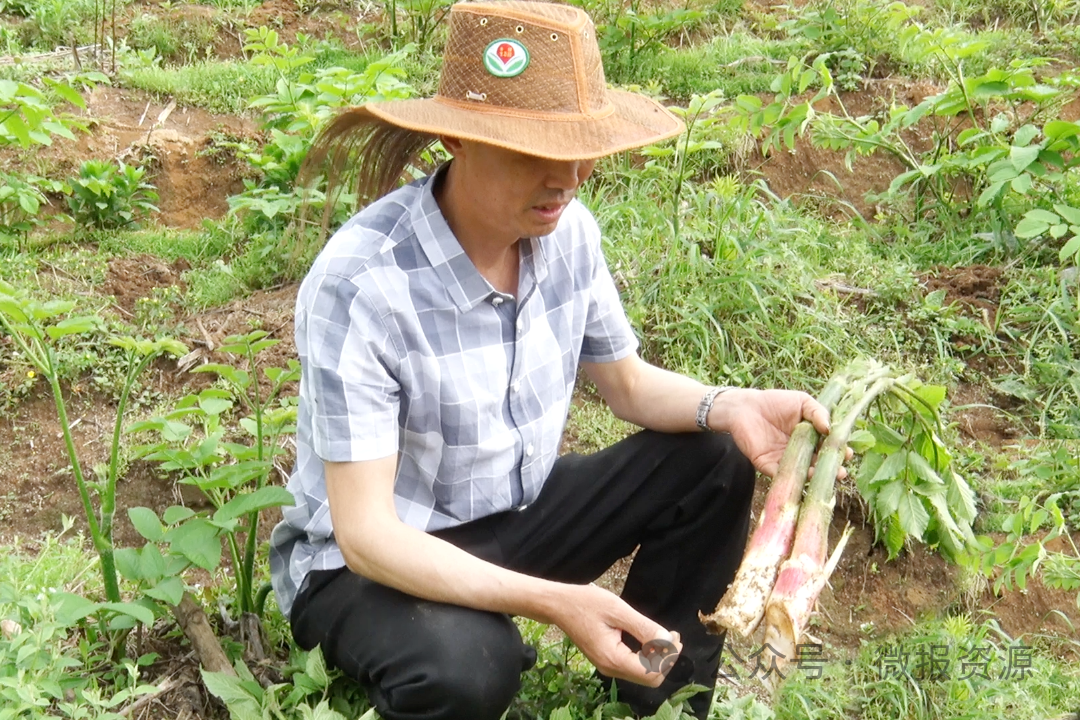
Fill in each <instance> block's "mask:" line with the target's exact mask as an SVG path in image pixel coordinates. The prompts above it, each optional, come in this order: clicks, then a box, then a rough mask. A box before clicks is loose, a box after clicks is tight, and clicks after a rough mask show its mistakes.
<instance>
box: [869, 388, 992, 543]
mask: <svg viewBox="0 0 1080 720" xmlns="http://www.w3.org/2000/svg"><path fill="white" fill-rule="evenodd" d="M896 388H897V389H898V390H899V392H896V393H893V394H892V395H891V396H890V397H889V398H887V400H886V401H885V402H882V403H880V404H879V405H878V407H877V412H876V413H874V414H873V415H871V417H870V418H869V420H868V422H867V425H866V427H865V428H863V429H862V430H861V431H860V432H859V433H856V434H855V435H853V436H852V439H851V447H852V449H854V450H855V451H856V452H865V453H866V454H865V456H864V457H863V461H862V464H861V465H860V466H859V469H858V471H857V473H856V474H855V481H856V485H857V486H858V489H859V493H860V494H861V495H862V497H863V499H864V500H865V501H866V502H867V504H868V505H869V506H870V511H871V513H872V517H873V519H874V534H875V536H876V538H877V540H878V541H881V542H883V543H884V544H885V547H886V549H887V550H888V551H889V558H890V559H892V558H894V557H896V555H897V554H898V553H899V552H900V550H901V549H902V548H903V547H904V543H905V541H906V540H907V538H908V537H912V538H915V539H916V540H921V541H922V542H925V543H927V544H928V545H930V546H931V547H936V548H938V549H939V550H940V551H941V552H942V554H944V555H945V556H946V557H947V558H950V559H952V560H954V561H956V560H957V559H958V558H959V557H960V556H961V554H962V553H963V552H964V551H965V550H966V549H967V548H968V547H969V546H970V545H971V544H972V543H973V542H974V535H973V534H972V530H971V524H972V523H973V522H974V520H975V515H976V504H975V493H974V492H973V491H972V489H971V487H970V486H969V485H968V483H967V481H965V480H964V479H963V478H962V477H961V476H960V475H959V474H958V473H957V472H956V470H955V469H954V467H953V464H952V459H953V458H952V454H951V453H950V452H949V450H948V448H947V447H946V445H945V443H944V442H943V440H942V434H943V429H942V426H941V418H940V414H939V413H940V411H941V404H942V403H943V402H944V400H945V388H944V387H942V386H937V385H924V384H921V383H919V382H917V381H909V382H906V383H897V385H896ZM896 428H899V430H897V429H896Z"/></svg>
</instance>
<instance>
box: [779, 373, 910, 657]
mask: <svg viewBox="0 0 1080 720" xmlns="http://www.w3.org/2000/svg"><path fill="white" fill-rule="evenodd" d="M878 375H879V376H878V377H872V376H871V377H870V378H868V380H870V381H872V382H870V383H868V382H866V381H863V382H860V384H859V385H860V386H859V387H856V388H853V389H852V391H851V393H850V394H849V396H848V398H849V399H850V401H851V404H850V406H849V408H848V409H847V411H846V413H845V414H844V417H843V418H842V419H841V420H840V421H839V422H838V423H835V424H834V425H833V428H832V431H831V432H830V433H829V437H828V438H827V439H826V440H825V443H824V444H823V445H822V448H821V451H820V452H819V453H818V460H817V465H816V466H815V468H814V476H813V477H812V478H811V479H810V482H809V483H808V486H807V490H806V497H805V498H804V500H803V504H802V508H801V509H800V511H799V526H798V529H797V530H796V532H795V544H794V546H793V547H792V550H791V557H790V558H788V559H787V560H786V561H785V562H784V564H783V565H782V566H781V567H780V573H779V575H778V576H777V578H776V585H775V587H774V588H773V591H772V595H770V596H769V602H768V605H767V606H766V609H765V642H767V643H769V644H770V645H771V646H772V647H773V648H775V649H776V651H777V654H778V656H779V658H786V659H790V658H794V657H795V653H796V647H797V645H798V644H799V642H800V639H801V637H802V634H803V631H804V630H805V629H806V626H807V624H808V622H809V620H810V614H811V613H812V612H813V609H814V604H815V603H816V602H817V598H818V595H820V594H821V590H822V589H823V588H824V587H825V582H826V581H827V580H828V577H829V574H830V573H831V572H832V568H833V567H835V565H836V562H837V561H838V560H839V558H840V555H839V553H840V552H841V551H842V549H843V545H844V543H846V538H845V539H844V540H842V541H841V543H840V544H838V546H837V552H835V553H834V554H833V557H832V558H831V559H827V558H826V553H827V551H828V547H829V525H830V523H831V522H832V514H833V507H834V506H835V504H836V475H837V473H838V472H839V471H840V468H841V466H842V465H843V463H844V459H845V457H846V454H847V442H848V439H849V438H850V437H851V432H852V430H853V429H854V428H855V423H856V421H857V420H858V419H859V417H860V416H861V415H862V414H863V413H864V412H866V410H867V408H869V407H870V404H871V403H873V402H874V400H875V399H876V398H877V397H878V395H881V394H882V393H884V392H887V391H888V390H889V389H890V388H892V387H893V386H894V384H895V383H896V380H895V378H892V377H888V376H884V377H882V376H880V375H881V374H880V373H879V374H878ZM868 384H869V387H867V385H868Z"/></svg>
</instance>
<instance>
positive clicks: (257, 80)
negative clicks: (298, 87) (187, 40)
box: [122, 61, 277, 115]
mask: <svg viewBox="0 0 1080 720" xmlns="http://www.w3.org/2000/svg"><path fill="white" fill-rule="evenodd" d="M276 80H277V77H276V75H275V73H274V71H273V70H271V69H269V68H266V67H260V66H256V65H251V64H248V63H243V62H233V61H200V62H197V63H194V64H191V65H184V66H182V67H178V68H168V69H166V68H161V67H147V68H133V69H128V70H125V71H124V72H123V74H122V82H123V84H124V85H126V86H127V87H131V88H136V89H140V90H146V91H147V92H150V93H153V94H154V95H156V96H158V97H160V98H165V97H172V98H175V99H176V101H177V102H178V103H183V104H186V105H195V106H197V107H201V108H205V109H206V110H209V111H210V112H214V113H221V114H233V115H240V114H243V113H244V112H245V111H246V110H247V104H248V101H249V100H250V99H251V98H253V97H256V96H258V95H265V94H266V93H269V92H271V91H272V90H273V89H274V83H275V82H276Z"/></svg>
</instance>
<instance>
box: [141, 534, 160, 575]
mask: <svg viewBox="0 0 1080 720" xmlns="http://www.w3.org/2000/svg"><path fill="white" fill-rule="evenodd" d="M139 568H140V570H141V573H142V577H143V580H146V581H148V582H157V580H158V578H160V577H162V576H163V575H165V558H163V557H162V556H161V551H160V550H158V548H157V545H151V544H149V543H147V545H146V547H144V548H143V549H142V550H141V551H139Z"/></svg>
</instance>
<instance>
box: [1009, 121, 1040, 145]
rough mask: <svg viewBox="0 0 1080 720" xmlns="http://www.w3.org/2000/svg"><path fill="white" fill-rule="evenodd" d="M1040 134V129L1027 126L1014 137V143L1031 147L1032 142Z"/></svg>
mask: <svg viewBox="0 0 1080 720" xmlns="http://www.w3.org/2000/svg"><path fill="white" fill-rule="evenodd" d="M1038 134H1039V128H1037V127H1035V126H1034V125H1025V126H1024V127H1022V128H1020V129H1019V130H1017V131H1016V134H1015V135H1013V143H1014V144H1016V145H1024V146H1026V145H1030V144H1031V141H1032V140H1034V139H1035V138H1036V136H1038Z"/></svg>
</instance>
